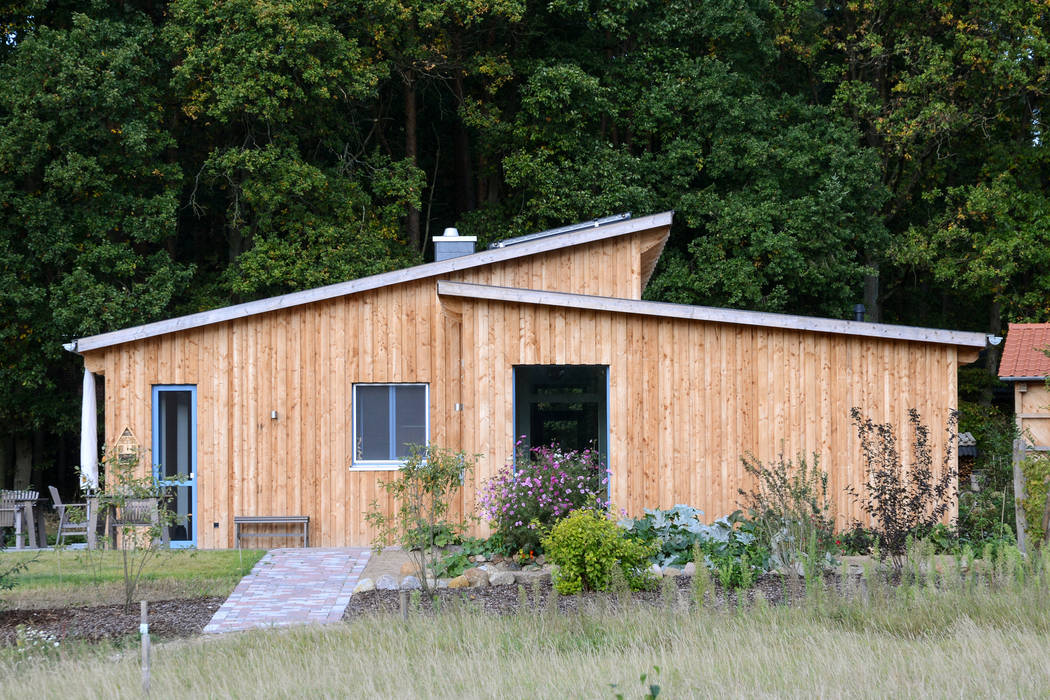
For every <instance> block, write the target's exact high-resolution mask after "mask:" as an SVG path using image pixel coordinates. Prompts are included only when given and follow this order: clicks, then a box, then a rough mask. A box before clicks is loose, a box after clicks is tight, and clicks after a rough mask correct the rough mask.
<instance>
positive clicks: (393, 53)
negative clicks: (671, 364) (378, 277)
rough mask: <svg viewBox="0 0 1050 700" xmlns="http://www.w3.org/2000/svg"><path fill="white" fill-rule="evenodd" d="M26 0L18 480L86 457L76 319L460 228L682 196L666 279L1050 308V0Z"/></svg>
mask: <svg viewBox="0 0 1050 700" xmlns="http://www.w3.org/2000/svg"><path fill="white" fill-rule="evenodd" d="M2 7H3V9H2V10H0V32H2V36H3V37H4V41H3V42H2V45H0V76H2V79H3V84H4V86H5V90H4V91H3V92H0V314H2V318H3V323H2V324H0V337H2V338H3V345H2V347H0V386H2V388H3V389H2V391H3V398H4V401H3V402H0V436H3V439H2V440H0V483H7V482H10V481H11V479H12V472H11V470H10V469H9V464H10V463H11V462H12V461H13V458H14V461H19V460H21V461H20V462H19V463H25V461H26V459H27V458H26V457H25V453H26V451H27V450H28V451H29V452H30V453H32V454H31V458H32V461H33V462H34V463H35V467H36V468H38V469H39V468H41V467H44V466H47V465H48V463H49V460H52V459H56V458H57V459H59V460H61V459H64V457H63V456H62V454H60V453H61V451H62V448H61V446H62V441H61V440H47V439H45V438H46V437H47V436H48V435H51V436H59V437H61V436H62V435H65V434H67V433H69V432H70V431H71V430H73V428H74V420H75V416H76V411H77V405H78V399H77V397H76V392H77V388H78V386H79V384H78V362H77V361H76V358H74V357H73V356H70V355H69V354H68V353H64V352H63V351H62V350H61V343H62V342H63V341H66V340H69V339H70V338H73V337H77V336H82V335H86V334H91V333H96V332H100V331H103V330H110V329H115V328H118V327H122V326H127V325H132V324H137V323H142V322H146V321H149V320H155V319H158V318H164V317H168V316H172V315H176V314H180V313H186V312H192V311H197V310H202V309H206V308H212V307H216V306H221V305H224V304H228V303H232V302H237V301H243V300H247V299H252V298H259V297H262V296H267V295H271V294H277V293H282V292H286V291H290V290H295V289H302V288H307V287H312V286H318V285H322V284H326V283H330V282H335V281H339V280H343V279H348V278H353V277H357V276H361V275H367V274H372V273H376V272H381V271H384V270H389V269H394V268H397V267H400V266H404V265H408V264H413V263H416V262H419V261H421V260H423V259H425V257H426V255H427V249H426V242H427V239H428V238H429V236H430V235H432V234H433V233H434V232H436V231H439V230H440V229H441V228H443V227H444V226H447V225H457V226H459V227H460V229H461V230H463V231H464V232H469V233H475V234H477V235H478V236H479V237H480V238H481V240H482V241H483V242H488V241H491V240H493V239H495V238H501V237H506V236H511V235H516V234H521V233H527V232H530V231H534V230H537V229H539V228H543V227H547V226H555V225H560V224H563V223H567V222H571V221H575V220H582V219H588V218H592V217H596V216H603V215H607V214H612V213H617V212H620V211H627V210H630V211H633V212H635V213H637V214H644V213H652V212H655V211H659V210H663V209H671V208H673V209H675V210H676V211H677V216H676V219H675V226H674V229H673V230H672V236H671V240H670V242H669V244H668V247H667V250H666V252H665V254H664V256H663V259H662V261H661V265H660V267H659V268H658V270H657V273H656V275H655V276H654V279H653V281H652V283H651V285H650V287H649V289H648V291H647V295H648V296H649V297H650V298H654V299H662V300H668V301H680V302H687V303H701V304H716V305H730V306H738V307H745V308H756V309H764V310H772V311H784V312H790V313H805V314H819V315H828V316H836V317H844V316H847V315H848V313H849V309H850V307H851V306H852V305H853V304H855V303H857V302H860V301H863V302H864V303H866V304H867V306H868V309H869V314H870V317H871V318H873V319H881V320H885V321H891V322H901V323H914V324H925V325H934V326H949V327H960V328H970V329H975V330H987V331H991V332H998V331H999V330H1000V327H1001V323H1002V322H1003V321H1004V320H1009V319H1016V320H1021V319H1024V320H1046V319H1048V318H1050V301H1048V300H1050V267H1048V263H1050V253H1047V251H1048V250H1050V246H1048V245H1047V243H1048V240H1047V239H1048V237H1050V205H1048V199H1047V195H1048V192H1047V188H1048V186H1050V185H1048V183H1050V163H1048V158H1047V145H1046V143H1045V134H1044V131H1045V109H1046V102H1047V86H1048V85H1050V74H1048V73H1050V65H1048V60H1047V56H1050V46H1048V45H1047V41H1048V37H1047V30H1048V24H1050V12H1048V11H1047V8H1046V5H1045V3H1040V2H1035V0H1001V1H1000V0H997V1H996V2H988V1H986V2H961V1H958V0H917V1H916V2H910V3H900V2H892V1H891V0H857V2H848V3H825V2H819V1H818V2H814V1H812V0H810V1H808V2H807V1H806V0H734V1H733V2H729V1H728V0H712V1H710V2H702V3H698V2H690V1H689V0H660V1H659V2H656V1H655V0H617V1H616V2H597V1H596V0H551V1H548V2H543V3H538V2H529V1H528V0H488V1H486V2H480V1H479V0H435V1H433V2H425V3H424V2H410V1H409V0H304V1H302V2H285V1H283V0H168V1H165V0H123V1H122V2H104V1H103V0H93V1H91V2H71V1H70V0H54V1H51V2H49V1H47V0H21V1H20V2H12V3H4V4H3V6H2ZM31 437H35V443H36V446H35V447H34V446H33V440H32V439H30V438H31ZM13 445H15V446H17V447H12V446H13ZM23 472H24V470H23ZM20 478H23V479H24V478H26V477H25V474H24V473H22V474H21V475H20Z"/></svg>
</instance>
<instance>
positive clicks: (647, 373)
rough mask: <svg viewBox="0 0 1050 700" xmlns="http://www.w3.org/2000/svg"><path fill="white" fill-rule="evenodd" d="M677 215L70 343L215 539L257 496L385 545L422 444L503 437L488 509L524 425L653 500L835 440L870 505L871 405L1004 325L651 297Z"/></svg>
mask: <svg viewBox="0 0 1050 700" xmlns="http://www.w3.org/2000/svg"><path fill="white" fill-rule="evenodd" d="M671 221H672V213H670V212H667V213H663V214H657V215H653V216H646V217H642V218H628V217H626V216H621V217H611V218H610V219H606V220H598V221H595V222H589V223H587V224H581V225H577V226H573V227H566V228H565V229H556V230H553V231H547V232H542V233H540V234H534V235H532V236H525V237H522V238H519V239H512V240H509V241H505V242H503V243H500V244H496V246H494V247H490V248H489V249H488V250H483V251H479V252H470V251H471V250H472V249H473V241H472V240H470V239H467V238H465V237H457V236H454V235H447V236H441V237H438V239H436V240H435V249H436V251H437V254H436V257H437V261H436V262H433V263H429V264H424V265H419V266H416V267H412V268H408V269H404V270H398V271H395V272H390V273H385V274H381V275H375V276H373V277H367V278H364V279H358V280H353V281H349V282H343V283H340V284H335V285H331V286H327V287H322V288H319V289H313V290H309V291H303V292H297V293H293V294H286V295H283V296H278V297H274V298H270V299H263V300H260V301H254V302H250V303H246V304H240V305H237V306H231V307H228V308H223V309H216V310H214V311H207V312H203V313H198V314H193V315H190V316H185V317H181V318H175V319H171V320H168V321H161V322H158V323H151V324H147V325H144V326H139V327H136V328H128V329H124V330H119V331H114V332H111V333H105V334H102V335H97V336H92V337H88V338H82V339H79V340H77V341H75V342H74V343H71V344H70V345H69V346H67V348H68V349H70V350H72V351H74V352H77V353H79V354H81V355H82V356H83V358H84V363H85V367H86V368H87V369H88V370H90V371H91V372H93V373H96V374H98V375H102V376H103V377H104V378H105V386H104V391H105V434H106V440H107V444H110V445H112V444H113V443H114V442H115V441H116V440H118V439H119V438H120V436H121V435H124V434H125V429H127V430H128V431H130V433H131V434H133V435H134V436H136V438H137V440H138V441H139V443H140V444H141V446H142V451H143V453H144V454H145V455H147V457H148V458H147V459H146V460H145V461H146V462H147V463H152V464H154V465H159V467H156V468H157V469H158V470H159V475H160V476H161V477H168V476H171V475H174V474H179V473H181V474H186V475H190V477H191V478H190V479H189V480H188V482H186V483H185V484H184V485H182V486H180V487H178V493H179V499H178V509H179V511H180V512H181V513H182V515H188V516H190V517H189V518H188V520H187V522H188V525H187V526H184V527H183V528H182V529H181V530H179V532H177V533H176V536H175V539H176V540H179V539H181V541H183V542H184V543H188V544H194V545H196V546H199V547H230V546H232V544H233V537H234V534H233V527H232V523H233V519H234V517H235V516H252V515H308V516H310V518H311V521H310V541H311V543H313V544H316V545H321V546H334V545H366V544H368V543H369V542H370V539H371V536H372V533H371V532H370V530H369V528H368V525H367V523H366V522H365V520H364V518H363V517H362V514H363V512H364V511H365V510H366V509H367V507H368V505H369V503H371V502H372V501H373V500H374V499H379V500H380V501H382V493H381V491H380V490H379V489H378V488H377V482H378V481H379V480H380V479H383V478H389V477H390V476H391V474H390V470H392V469H396V468H397V466H398V464H399V462H398V459H399V457H400V456H402V454H403V451H404V448H403V445H404V444H405V443H410V442H414V443H420V442H423V441H431V442H434V443H438V444H441V445H443V446H447V447H452V448H457V449H458V448H461V449H463V450H465V451H466V452H468V453H478V454H480V455H481V457H480V459H479V462H478V465H477V469H476V470H475V473H474V475H473V477H472V478H471V479H470V480H468V482H467V483H466V485H465V488H464V489H463V492H462V496H461V501H460V503H458V504H456V505H457V507H458V508H459V510H461V511H470V510H472V509H473V507H474V506H473V504H474V499H475V494H476V492H477V490H478V488H479V487H480V486H481V484H483V483H484V482H485V481H486V480H487V479H488V478H490V477H491V476H492V475H493V474H495V473H496V471H497V470H498V469H499V468H500V467H502V466H503V465H504V464H506V463H507V460H508V458H509V456H510V455H511V453H512V450H513V446H514V442H515V436H516V435H525V436H527V438H528V439H529V440H530V441H531V442H532V443H533V444H538V443H545V442H548V441H550V440H551V439H557V440H558V441H559V442H561V443H562V444H564V445H566V446H567V447H573V446H577V445H582V444H586V443H588V442H591V441H593V442H594V443H596V444H597V445H598V448H599V449H600V450H601V453H602V455H603V456H604V458H605V459H606V460H607V463H608V465H609V468H610V469H611V472H612V474H611V499H612V501H613V503H614V506H615V507H616V508H617V509H620V508H623V509H626V510H627V511H628V512H629V513H632V514H638V513H640V512H641V510H642V509H643V508H645V507H670V506H672V505H674V504H676V503H688V504H691V505H693V506H696V507H699V508H701V509H703V510H704V511H705V513H706V515H707V516H708V517H709V518H714V517H717V516H720V515H724V514H726V513H729V512H731V511H733V510H735V509H736V508H737V505H738V500H739V496H738V493H737V491H738V488H740V487H743V486H747V483H746V481H745V478H746V472H745V471H744V470H743V468H742V466H741V457H742V456H743V455H745V454H748V453H751V454H753V455H755V456H756V457H758V458H759V459H762V460H771V459H773V458H774V457H775V456H776V455H777V454H778V453H783V454H785V455H787V456H793V455H796V454H802V453H805V454H807V455H808V454H810V453H814V452H815V453H818V454H819V455H820V457H821V460H822V466H823V467H824V468H825V469H827V470H828V471H829V472H830V474H831V481H832V493H833V494H834V497H835V505H836V508H837V512H838V517H839V519H840V521H841V522H842V523H843V524H845V523H846V522H848V521H850V520H852V518H853V517H854V516H856V515H858V514H859V513H858V511H857V509H856V507H855V504H853V503H852V501H851V500H850V498H849V497H848V496H847V495H846V494H845V493H844V491H843V489H844V487H845V486H846V485H847V484H854V485H857V484H859V483H860V482H859V480H860V479H861V478H862V473H863V464H862V462H861V458H860V449H859V444H858V439H857V436H856V431H855V429H854V427H853V426H852V425H851V422H850V417H849V410H850V408H851V407H853V406H857V407H860V408H862V409H863V410H864V411H865V412H866V413H867V414H868V415H870V416H871V417H872V418H873V419H875V420H877V421H879V422H887V421H892V422H893V423H895V424H897V425H898V426H906V425H907V422H906V421H907V410H908V409H909V408H916V409H918V410H919V411H920V412H921V414H922V416H923V419H924V420H925V421H926V422H927V423H928V424H929V425H931V426H943V425H944V423H945V420H946V419H947V417H948V415H949V412H950V411H951V410H952V409H953V408H954V407H955V406H956V369H957V368H958V366H959V365H960V364H966V363H969V362H972V361H973V360H974V359H975V358H976V356H977V353H978V351H979V350H980V349H981V348H982V347H983V346H984V345H985V336H984V335H981V334H977V333H965V332H956V331H947V330H932V329H923V328H912V327H903V326H892V325H882V324H874V323H865V322H856V321H847V320H835V319H821V318H808V317H801V316H789V315H782V314H771V313H757V312H749V311H739V310H730V309H720V308H708V307H699V306H685V305H679V304H667V303H657V302H651V301H643V300H642V291H643V290H644V289H645V286H646V283H647V282H648V280H649V277H650V275H651V274H652V272H653V268H654V267H655V265H656V262H657V259H658V258H659V256H660V253H661V251H662V249H663V247H664V243H665V241H666V240H667V236H668V231H669V228H670V226H671ZM931 433H932V436H933V442H934V450H935V452H936V454H937V456H938V458H939V456H941V455H943V451H944V449H945V439H944V436H943V431H941V430H932V431H931ZM273 544H275V545H279V544H281V542H280V541H274V542H273Z"/></svg>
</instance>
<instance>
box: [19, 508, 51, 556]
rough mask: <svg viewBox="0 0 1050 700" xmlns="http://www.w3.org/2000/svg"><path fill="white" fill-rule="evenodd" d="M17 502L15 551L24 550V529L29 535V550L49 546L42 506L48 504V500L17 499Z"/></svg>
mask: <svg viewBox="0 0 1050 700" xmlns="http://www.w3.org/2000/svg"><path fill="white" fill-rule="evenodd" d="M14 502H15V508H16V510H15V549H24V547H23V543H22V540H23V538H22V535H23V528H22V523H23V522H24V523H25V532H26V533H28V534H29V549H39V548H41V547H46V546H47V533H46V531H45V529H44V514H43V511H42V508H41V506H42V505H43V504H45V503H47V499H46V498H16V499H14Z"/></svg>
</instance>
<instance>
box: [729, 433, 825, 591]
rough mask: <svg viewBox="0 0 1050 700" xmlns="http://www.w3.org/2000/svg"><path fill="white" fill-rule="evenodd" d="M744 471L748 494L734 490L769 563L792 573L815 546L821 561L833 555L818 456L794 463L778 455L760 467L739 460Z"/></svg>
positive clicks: (749, 460) (753, 460) (751, 457)
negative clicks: (811, 545)
mask: <svg viewBox="0 0 1050 700" xmlns="http://www.w3.org/2000/svg"><path fill="white" fill-rule="evenodd" d="M742 461H743V465H744V470H745V471H746V472H747V473H748V474H749V475H750V476H751V477H752V478H753V479H754V481H755V485H754V487H753V488H752V489H751V490H750V491H745V490H744V489H739V494H740V495H741V496H742V497H743V499H744V503H743V504H742V505H743V506H744V508H745V509H746V511H747V516H748V519H749V520H750V521H751V522H752V523H753V525H754V532H755V534H756V536H757V537H758V540H759V542H760V543H761V544H763V545H764V546H765V547H767V548H768V549H769V551H770V556H771V559H772V563H773V564H774V565H776V566H778V567H780V568H781V569H784V570H787V571H791V572H795V571H796V566H795V565H796V564H797V563H799V562H804V561H805V560H806V557H807V556H808V550H809V543H810V542H811V541H812V542H815V544H816V552H815V554H816V556H817V557H818V558H819V559H821V560H824V559H826V558H827V557H828V554H829V553H830V552H831V551H832V550H833V549H834V543H835V537H834V533H835V516H834V513H833V512H832V507H831V499H830V498H829V497H828V474H827V472H825V471H824V470H823V469H821V468H820V456H819V455H817V454H816V453H814V454H813V457H812V460H810V461H807V460H806V458H805V456H803V455H799V456H798V457H796V459H795V460H794V461H792V460H790V459H785V458H784V455H782V454H781V455H779V456H778V457H777V458H776V459H775V460H773V461H772V462H770V463H769V464H763V463H762V462H760V461H759V460H758V459H756V458H755V457H754V455H747V456H746V457H744V458H743V460H742Z"/></svg>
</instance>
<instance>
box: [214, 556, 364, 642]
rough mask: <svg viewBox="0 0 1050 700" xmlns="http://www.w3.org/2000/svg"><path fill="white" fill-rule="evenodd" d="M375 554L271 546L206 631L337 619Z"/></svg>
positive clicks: (220, 632)
mask: <svg viewBox="0 0 1050 700" xmlns="http://www.w3.org/2000/svg"><path fill="white" fill-rule="evenodd" d="M371 553H372V552H371V550H369V549H367V548H363V547H344V548H338V549H335V548H332V549H322V548H317V547H311V548H309V549H300V548H286V549H272V550H270V551H269V552H267V553H266V555H265V556H264V557H263V558H262V559H260V560H259V563H258V564H256V565H255V567H254V568H253V569H252V571H251V573H250V574H248V575H247V576H245V577H244V578H243V579H241V582H240V583H238V584H237V588H236V589H234V591H233V593H231V594H230V597H229V598H227V599H226V602H225V603H223V604H222V607H221V608H219V610H218V612H216V613H215V615H214V616H213V617H212V618H211V622H209V623H208V626H207V627H205V628H204V633H205V634H222V633H224V632H238V631H241V630H247V629H253V628H256V627H279V626H284V625H302V624H310V623H317V624H324V623H328V622H338V621H339V620H341V619H342V618H343V612H344V611H345V610H346V606H347V604H348V603H349V602H350V592H351V591H353V590H354V586H355V585H357V579H358V577H359V576H360V575H361V572H362V571H364V569H365V564H367V563H368V557H369V556H371Z"/></svg>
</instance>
